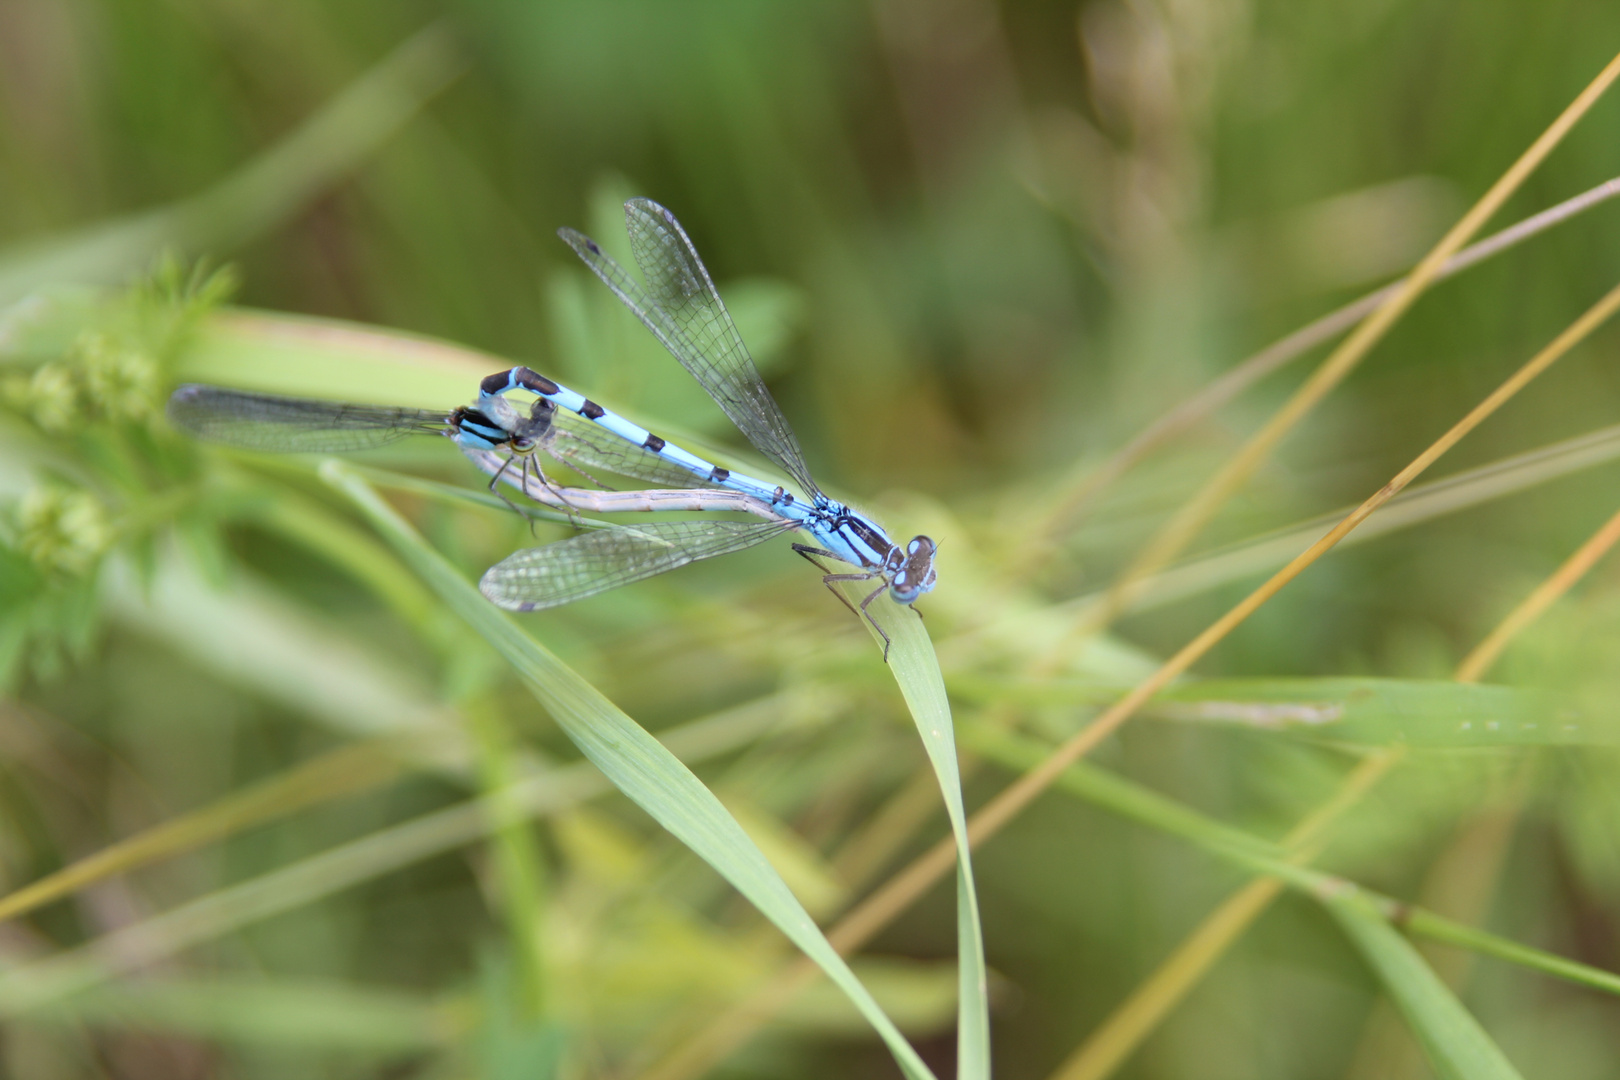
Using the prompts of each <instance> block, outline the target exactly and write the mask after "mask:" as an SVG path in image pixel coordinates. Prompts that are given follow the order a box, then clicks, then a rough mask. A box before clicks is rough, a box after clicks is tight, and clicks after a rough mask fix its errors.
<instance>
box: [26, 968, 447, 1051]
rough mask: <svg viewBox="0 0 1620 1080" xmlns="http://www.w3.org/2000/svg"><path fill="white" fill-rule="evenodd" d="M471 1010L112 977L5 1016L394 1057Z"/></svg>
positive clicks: (231, 983) (439, 1041)
mask: <svg viewBox="0 0 1620 1080" xmlns="http://www.w3.org/2000/svg"><path fill="white" fill-rule="evenodd" d="M465 1011H466V1010H464V1009H456V1008H454V1007H452V1006H450V1005H447V1004H445V1003H441V1002H439V1001H435V1000H432V999H425V998H421V997H418V996H416V995H412V994H405V993H401V992H399V991H397V990H382V989H376V988H370V987H360V986H353V985H347V984H343V983H331V982H315V981H308V980H299V981H293V980H280V979H270V978H253V977H240V976H237V977H223V978H209V979H195V980H193V979H174V978H161V979H140V980H132V981H127V982H117V983H110V984H108V985H105V986H101V987H97V988H95V989H93V990H90V991H87V992H85V993H82V994H77V995H74V996H72V997H67V998H62V999H59V1000H55V1001H51V1002H49V1003H47V1004H42V1005H39V1006H36V1007H34V1008H30V1009H22V1010H15V1011H11V1012H10V1013H9V1014H8V1019H11V1020H18V1019H22V1020H26V1021H28V1022H29V1023H33V1024H52V1025H57V1024H59V1025H62V1026H69V1025H79V1024H87V1025H90V1026H92V1027H97V1028H103V1029H108V1030H113V1031H118V1030H135V1031H145V1032H157V1033H163V1034H168V1035H176V1036H182V1037H186V1038H192V1039H208V1040H211V1041H217V1042H225V1043H241V1044H246V1045H257V1046H266V1047H280V1048H288V1047H302V1048H312V1049H324V1050H343V1051H346V1052H348V1053H358V1054H365V1055H368V1056H370V1055H389V1056H392V1055H396V1054H408V1053H424V1052H428V1051H434V1050H443V1049H445V1048H447V1047H449V1046H451V1045H452V1044H453V1043H454V1041H455V1039H456V1038H458V1037H460V1036H461V1035H462V1034H463V1033H464V1032H463V1029H464V1028H465V1027H466V1023H465V1021H464V1019H463V1018H462V1016H461V1015H460V1014H462V1013H464V1012H465Z"/></svg>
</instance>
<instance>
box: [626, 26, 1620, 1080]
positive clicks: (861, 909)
mask: <svg viewBox="0 0 1620 1080" xmlns="http://www.w3.org/2000/svg"><path fill="white" fill-rule="evenodd" d="M1617 63H1620V58H1617ZM1611 66H1612V65H1611ZM1617 308H1620V286H1616V287H1615V288H1614V289H1612V290H1610V291H1609V293H1608V294H1606V295H1605V296H1604V297H1603V299H1601V300H1599V301H1598V303H1597V304H1595V305H1593V307H1591V308H1590V309H1588V310H1587V311H1586V312H1585V313H1584V314H1583V315H1581V317H1580V318H1578V319H1576V320H1575V322H1573V323H1571V324H1570V326H1569V327H1567V328H1566V329H1565V330H1564V331H1563V332H1562V333H1560V334H1559V335H1558V336H1557V337H1556V338H1554V339H1553V341H1552V342H1551V343H1549V344H1548V345H1547V346H1546V347H1545V348H1544V349H1542V350H1541V351H1540V352H1538V353H1537V354H1536V355H1535V356H1534V357H1532V358H1531V359H1530V360H1529V361H1528V362H1526V363H1525V364H1524V366H1523V367H1521V368H1520V369H1519V370H1518V371H1517V372H1515V373H1514V374H1513V375H1512V376H1511V377H1510V378H1509V379H1508V380H1507V381H1506V382H1504V383H1503V384H1502V385H1501V386H1499V387H1497V389H1496V390H1495V391H1493V392H1492V393H1491V394H1490V395H1489V396H1487V397H1486V398H1485V400H1484V401H1482V402H1481V403H1480V404H1479V405H1477V406H1475V407H1474V409H1472V410H1471V411H1470V412H1469V413H1468V414H1467V415H1466V416H1464V417H1463V418H1462V419H1461V420H1459V421H1458V422H1457V423H1456V424H1455V425H1453V426H1452V428H1451V429H1450V430H1449V431H1447V432H1446V433H1445V434H1444V435H1442V436H1441V437H1440V438H1439V439H1438V440H1436V441H1435V442H1434V443H1433V444H1431V445H1430V446H1429V447H1428V449H1426V450H1425V451H1424V452H1423V453H1421V454H1419V455H1418V456H1417V457H1416V458H1415V459H1413V461H1412V462H1411V463H1410V464H1408V465H1407V466H1406V467H1405V468H1404V469H1402V470H1401V471H1400V472H1399V473H1397V474H1396V475H1395V477H1394V478H1393V479H1391V480H1390V482H1389V483H1387V484H1385V485H1384V486H1383V487H1382V488H1380V489H1379V490H1378V491H1377V492H1375V493H1374V494H1373V495H1372V496H1370V497H1369V498H1368V499H1367V500H1366V501H1364V502H1363V503H1362V504H1361V505H1360V506H1358V507H1357V508H1356V509H1355V510H1353V511H1351V513H1350V514H1348V515H1346V516H1345V518H1344V519H1343V520H1342V521H1340V522H1339V524H1338V525H1336V526H1335V527H1334V528H1333V529H1332V530H1330V531H1329V532H1328V534H1327V535H1326V536H1323V537H1322V538H1321V539H1320V540H1318V541H1317V542H1316V543H1314V544H1312V545H1311V546H1310V547H1309V548H1307V549H1306V550H1305V551H1304V552H1302V553H1300V554H1299V555H1298V556H1296V557H1295V558H1294V559H1293V560H1292V561H1290V562H1289V564H1288V565H1287V566H1285V567H1284V568H1283V569H1282V570H1280V571H1278V572H1277V573H1276V574H1274V575H1273V576H1272V577H1271V578H1270V579H1269V580H1268V581H1267V582H1266V583H1265V584H1264V585H1262V586H1260V588H1258V589H1256V590H1255V591H1254V592H1252V593H1250V594H1249V595H1248V596H1247V597H1246V598H1245V599H1244V600H1243V601H1241V602H1240V603H1239V604H1238V605H1237V606H1236V607H1234V608H1232V609H1231V610H1230V611H1228V612H1227V613H1226V614H1225V615H1223V616H1222V617H1221V618H1220V619H1218V620H1216V622H1215V623H1213V624H1212V625H1210V626H1209V627H1208V628H1206V629H1205V630H1204V631H1203V632H1202V633H1201V634H1199V635H1198V636H1197V637H1196V638H1194V639H1193V640H1192V641H1191V642H1189V643H1188V644H1187V645H1185V646H1183V647H1182V649H1181V650H1180V651H1179V652H1177V653H1176V654H1175V655H1174V656H1173V657H1171V658H1170V659H1169V660H1167V661H1166V662H1165V663H1164V664H1163V665H1161V666H1160V667H1159V669H1158V670H1157V671H1155V672H1154V674H1153V675H1151V676H1149V677H1148V678H1147V679H1146V680H1144V681H1143V682H1142V683H1140V684H1138V686H1137V687H1136V688H1135V689H1133V690H1132V691H1131V692H1130V693H1129V694H1127V695H1126V696H1125V697H1124V698H1122V699H1121V700H1120V701H1119V702H1117V703H1116V704H1114V705H1113V706H1112V707H1111V708H1109V709H1107V710H1105V711H1104V712H1103V713H1102V714H1101V715H1100V716H1099V717H1098V718H1097V719H1096V720H1095V721H1093V722H1092V723H1091V724H1090V725H1089V726H1088V727H1087V728H1086V729H1085V730H1084V731H1081V732H1080V733H1079V734H1077V735H1076V736H1074V737H1073V738H1072V739H1070V740H1069V741H1068V742H1066V743H1064V744H1063V745H1062V746H1061V747H1059V748H1057V750H1056V751H1054V752H1053V753H1051V754H1050V755H1049V756H1046V757H1045V758H1044V759H1043V760H1042V761H1041V763H1040V764H1039V765H1036V766H1034V767H1032V768H1030V769H1029V771H1027V772H1025V773H1024V775H1023V776H1021V777H1020V778H1019V779H1018V780H1017V781H1015V782H1014V783H1013V784H1011V785H1010V786H1008V787H1007V788H1005V789H1003V790H1002V792H1001V793H1000V794H998V795H997V796H995V797H994V798H992V799H991V800H990V801H989V802H988V803H986V804H985V805H984V806H983V807H981V808H980V809H979V810H978V811H977V812H976V813H975V814H974V815H973V816H972V818H970V819H969V821H968V834H969V838H970V842H971V843H972V844H973V845H974V846H977V845H978V844H979V843H982V842H983V841H984V840H985V839H987V838H988V837H990V836H993V835H995V833H996V832H998V831H1000V829H1001V828H1002V827H1003V826H1005V825H1006V824H1007V823H1008V822H1009V821H1011V820H1012V819H1013V818H1014V817H1016V816H1017V815H1018V814H1019V813H1020V812H1021V811H1022V810H1023V809H1024V808H1025V807H1026V806H1028V805H1029V803H1030V802H1032V801H1034V799H1035V798H1036V797H1038V796H1039V795H1040V794H1041V793H1042V792H1043V791H1045V790H1046V789H1047V788H1048V787H1050V786H1051V785H1052V784H1054V783H1056V782H1058V781H1059V780H1060V778H1062V777H1063V776H1064V774H1065V772H1066V771H1067V770H1068V768H1069V766H1070V765H1072V764H1073V763H1075V762H1078V761H1079V760H1080V759H1081V758H1082V757H1084V756H1085V755H1086V754H1088V753H1090V752H1091V750H1092V749H1094V748H1095V747H1096V746H1097V744H1099V743H1100V742H1102V740H1103V739H1105V738H1107V737H1108V736H1109V735H1111V734H1112V733H1113V732H1114V731H1115V730H1116V729H1118V728H1119V726H1120V725H1122V724H1123V723H1125V721H1127V720H1128V719H1130V717H1131V716H1133V715H1134V714H1135V713H1136V711H1137V710H1138V709H1140V708H1141V707H1142V705H1144V704H1146V703H1147V701H1148V700H1149V699H1151V698H1152V697H1153V696H1154V695H1155V694H1157V693H1158V692H1159V691H1160V690H1162V689H1164V688H1165V687H1166V686H1167V685H1169V683H1170V682H1171V681H1173V680H1174V679H1175V678H1176V677H1177V676H1179V675H1180V674H1182V673H1183V672H1184V671H1186V670H1187V669H1188V668H1190V667H1191V666H1192V665H1193V664H1194V663H1196V662H1197V661H1198V660H1199V659H1200V658H1201V657H1202V656H1203V655H1204V654H1205V653H1207V652H1208V651H1209V650H1210V649H1212V648H1214V646H1215V645H1216V644H1217V643H1218V642H1219V641H1220V640H1221V639H1222V638H1224V637H1225V636H1226V635H1227V634H1229V633H1231V631H1232V630H1233V629H1235V628H1236V627H1237V626H1238V625H1239V624H1241V623H1242V622H1243V620H1245V619H1247V618H1248V617H1249V616H1250V615H1252V614H1253V613H1254V612H1255V611H1257V610H1259V608H1260V607H1261V606H1262V605H1263V604H1264V603H1265V602H1266V601H1267V600H1269V599H1271V597H1272V596H1274V595H1276V593H1277V592H1279V591H1280V590H1281V589H1282V588H1283V586H1285V585H1287V584H1288V583H1289V582H1290V581H1292V580H1293V579H1294V578H1295V577H1297V576H1298V575H1299V574H1301V573H1303V572H1304V570H1305V569H1306V568H1307V567H1308V566H1310V565H1311V564H1312V563H1314V562H1315V561H1316V560H1317V559H1319V558H1321V557H1322V556H1323V555H1324V554H1326V553H1327V552H1328V551H1329V550H1331V549H1332V548H1333V547H1334V545H1336V544H1337V543H1338V542H1339V541H1340V540H1341V539H1343V538H1344V537H1345V536H1346V535H1348V534H1349V533H1350V532H1351V531H1352V530H1354V529H1355V528H1356V526H1357V525H1359V524H1360V523H1361V522H1362V521H1365V520H1366V519H1367V517H1368V516H1369V515H1371V514H1372V513H1373V512H1374V511H1376V510H1377V509H1378V508H1379V507H1381V506H1383V505H1384V504H1385V503H1387V502H1388V501H1389V500H1390V499H1392V498H1394V497H1395V496H1396V495H1397V494H1399V493H1400V492H1401V490H1402V489H1403V488H1405V487H1406V486H1407V485H1408V484H1410V483H1411V482H1412V481H1413V480H1414V479H1416V478H1417V477H1418V476H1420V475H1422V473H1423V471H1424V470H1426V469H1427V468H1428V467H1429V466H1430V465H1432V464H1433V463H1434V462H1435V461H1436V460H1438V459H1439V458H1440V457H1441V456H1442V455H1443V454H1444V453H1445V452H1446V451H1447V450H1449V449H1451V447H1453V446H1455V445H1456V444H1457V442H1458V441H1460V440H1461V439H1462V438H1463V437H1464V436H1466V435H1467V434H1468V433H1469V432H1471V431H1472V430H1473V429H1474V428H1476V427H1478V426H1479V425H1480V424H1481V423H1483V422H1484V421H1485V419H1486V418H1488V417H1489V416H1490V415H1491V414H1492V413H1494V412H1495V411H1496V410H1497V409H1499V408H1501V406H1502V405H1503V404H1505V403H1506V402H1507V401H1508V400H1510V399H1511V398H1512V397H1513V395H1514V394H1516V393H1518V391H1519V390H1521V389H1522V388H1523V387H1524V386H1525V385H1527V384H1528V383H1529V382H1530V381H1531V380H1533V379H1534V378H1535V377H1536V376H1538V375H1540V374H1541V373H1542V372H1543V371H1545V370H1546V369H1547V368H1548V367H1550V366H1551V365H1552V364H1553V363H1554V362H1556V361H1557V360H1558V359H1559V358H1560V357H1562V356H1563V355H1564V354H1565V353H1566V352H1568V351H1569V350H1570V349H1571V348H1573V347H1574V346H1575V345H1576V344H1577V343H1579V342H1580V341H1581V340H1583V339H1584V338H1585V337H1586V336H1587V335H1588V334H1590V333H1591V332H1592V331H1593V330H1595V329H1596V328H1597V327H1598V326H1599V325H1601V324H1602V322H1603V321H1604V320H1605V319H1607V318H1608V317H1609V316H1610V315H1612V314H1613V313H1614V311H1615V310H1616V309H1617ZM993 726H995V727H996V728H997V729H1002V728H1004V727H1005V724H1004V723H1001V722H998V723H996V724H995V725H993ZM955 864H956V850H955V846H954V844H953V842H952V839H951V838H950V837H946V838H944V839H942V840H941V841H939V842H938V843H936V844H934V845H933V846H932V847H930V848H929V849H928V850H927V851H925V852H924V853H923V854H922V855H920V856H918V857H917V858H916V859H914V860H913V861H912V862H911V863H910V864H909V865H908V866H906V867H905V868H903V869H902V870H901V871H899V872H898V873H897V874H896V875H895V876H894V877H892V878H890V879H889V881H888V882H886V883H885V884H884V885H883V887H882V888H880V889H878V890H877V891H876V892H874V893H872V894H871V895H870V896H868V897H867V898H866V899H865V900H863V901H861V902H860V903H859V904H857V905H856V906H855V907H854V908H852V909H850V911H849V912H847V913H846V914H845V915H844V916H843V917H842V918H841V919H840V920H839V921H838V922H837V923H836V924H835V925H834V926H833V927H832V929H830V930H829V931H828V932H827V940H828V941H829V942H831V943H832V945H833V947H834V948H836V949H837V950H838V951H839V953H840V954H843V955H848V954H849V953H850V952H852V951H854V950H855V949H858V948H860V947H861V946H862V945H864V944H865V943H866V942H867V941H869V940H871V938H872V937H873V936H875V935H876V934H877V933H878V932H879V931H880V930H882V929H883V928H884V927H885V926H887V925H888V924H889V922H891V921H892V920H893V919H894V918H895V917H896V916H897V915H898V914H899V913H900V912H901V911H903V910H905V909H906V908H907V907H909V906H910V905H911V904H912V903H915V902H916V900H917V899H918V898H920V897H921V896H922V895H923V894H924V893H925V892H927V891H928V889H930V888H931V887H932V886H933V885H934V884H935V883H936V882H937V881H938V880H939V878H940V877H941V876H942V875H944V874H945V873H947V872H949V871H950V869H951V868H952V867H953V866H954V865H955ZM813 977H814V976H813V973H812V972H809V971H807V970H805V969H804V968H803V967H802V966H795V967H794V968H791V969H789V970H788V971H787V972H785V973H784V974H783V975H782V976H781V977H780V978H781V984H780V985H785V984H786V983H789V982H800V981H806V982H807V981H808V980H809V979H811V978H813ZM772 986H773V988H776V987H778V986H779V984H772ZM784 993H785V992H784ZM767 996H769V999H770V1000H776V996H775V995H774V994H768V995H767V994H762V995H761V996H759V997H757V998H756V999H755V1003H754V1004H751V1005H750V1006H749V1007H747V1008H745V1009H738V1010H733V1011H732V1012H730V1013H727V1014H726V1015H725V1016H723V1017H722V1018H721V1019H720V1020H717V1021H716V1022H715V1024H714V1025H711V1027H710V1028H708V1029H705V1030H704V1031H703V1032H699V1033H698V1034H697V1035H696V1036H694V1038H693V1039H692V1040H690V1041H689V1042H688V1043H686V1044H683V1045H682V1046H681V1047H678V1048H677V1049H676V1050H675V1051H674V1052H673V1053H672V1054H671V1055H670V1058H669V1059H666V1060H677V1059H678V1060H681V1061H693V1062H697V1061H700V1060H701V1067H702V1068H706V1067H708V1065H709V1064H712V1063H713V1062H714V1061H717V1060H719V1057H702V1055H700V1054H699V1052H698V1051H699V1044H703V1045H705V1046H707V1048H708V1053H709V1054H711V1055H713V1054H719V1055H721V1056H723V1055H724V1054H725V1053H729V1052H730V1050H732V1049H735V1048H736V1047H737V1046H739V1045H741V1043H742V1042H743V1041H745V1040H746V1039H747V1037H748V1036H749V1035H750V1034H752V1032H753V1030H755V1027H751V1026H750V1018H751V1017H752V1018H754V1019H755V1020H758V1022H763V1021H762V1020H760V1019H759V1018H760V1016H761V1010H760V1009H759V1008H757V1007H755V1005H756V1004H757V1003H758V1002H759V1001H762V1000H765V999H766V997H767ZM781 1000H784V1001H785V1000H787V997H786V996H783V997H782V998H781ZM722 1029H724V1032H725V1035H724V1038H722V1035H721V1031H722ZM693 1067H694V1068H696V1067H698V1066H693ZM690 1075H693V1073H692V1072H679V1071H665V1070H664V1066H663V1064H662V1063H661V1064H660V1065H659V1066H655V1068H654V1069H653V1070H651V1071H649V1072H646V1073H644V1074H642V1080H648V1078H654V1077H656V1078H657V1080H673V1078H676V1077H686V1076H690Z"/></svg>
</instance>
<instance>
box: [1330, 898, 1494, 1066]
mask: <svg viewBox="0 0 1620 1080" xmlns="http://www.w3.org/2000/svg"><path fill="white" fill-rule="evenodd" d="M1320 899H1321V901H1322V903H1323V905H1324V906H1326V907H1327V909H1328V912H1329V913H1330V914H1332V916H1333V917H1334V918H1335V919H1337V920H1338V923H1339V925H1340V926H1341V927H1342V928H1343V929H1344V932H1345V934H1346V935H1348V936H1349V938H1350V940H1351V941H1352V942H1354V943H1355V946H1356V948H1357V949H1359V950H1360V952H1361V956H1362V959H1364V960H1365V961H1367V966H1368V967H1370V968H1372V969H1373V972H1374V974H1376V975H1377V976H1378V981H1379V982H1380V983H1382V984H1383V987H1384V992H1385V993H1387V994H1388V995H1389V997H1390V1000H1392V1001H1394V1002H1395V1005H1396V1007H1397V1008H1398V1009H1400V1011H1401V1015H1402V1016H1404V1017H1405V1018H1406V1023H1407V1025H1408V1026H1409V1027H1410V1028H1411V1029H1412V1033H1413V1034H1414V1035H1416V1036H1417V1038H1418V1041H1419V1042H1421V1043H1422V1044H1423V1049H1424V1050H1425V1051H1426V1052H1427V1053H1428V1055H1429V1061H1430V1062H1431V1063H1432V1064H1433V1065H1434V1068H1435V1071H1436V1072H1438V1073H1439V1074H1440V1075H1441V1076H1442V1077H1445V1078H1447V1080H1518V1077H1519V1072H1518V1070H1516V1069H1515V1068H1514V1067H1513V1066H1512V1064H1511V1063H1509V1061H1508V1059H1507V1058H1506V1057H1505V1056H1504V1055H1503V1053H1502V1051H1501V1050H1499V1049H1498V1048H1497V1046H1496V1044H1495V1043H1493V1042H1492V1041H1491V1039H1490V1036H1488V1035H1486V1034H1485V1030H1484V1029H1483V1028H1481V1027H1480V1026H1479V1022H1478V1021H1477V1020H1475V1019H1474V1018H1473V1016H1472V1015H1470V1014H1469V1012H1468V1010H1467V1009H1465V1008H1463V1005H1462V1002H1460V1001H1458V1000H1457V996H1456V995H1455V994H1453V993H1452V992H1451V989H1450V987H1448V986H1446V984H1445V983H1444V982H1442V981H1441V980H1440V977H1439V976H1438V975H1436V974H1435V973H1434V969H1433V968H1431V967H1429V965H1428V963H1427V962H1426V961H1425V960H1424V959H1423V957H1422V956H1421V955H1419V953H1418V951H1417V949H1416V948H1414V947H1413V946H1412V943H1411V942H1410V941H1407V940H1406V938H1404V937H1402V936H1401V935H1400V933H1399V932H1398V931H1396V929H1395V928H1394V927H1393V926H1391V925H1390V924H1389V923H1388V922H1386V921H1385V920H1384V919H1383V917H1382V916H1380V915H1379V913H1378V910H1377V908H1375V907H1374V906H1373V904H1372V903H1371V902H1370V901H1369V900H1368V899H1367V898H1366V897H1364V896H1362V895H1360V894H1359V893H1355V892H1333V893H1328V894H1326V895H1323V896H1321V897H1320Z"/></svg>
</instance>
